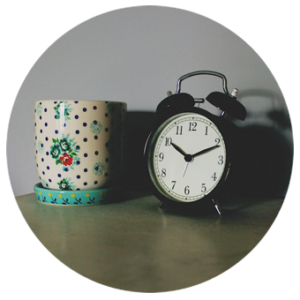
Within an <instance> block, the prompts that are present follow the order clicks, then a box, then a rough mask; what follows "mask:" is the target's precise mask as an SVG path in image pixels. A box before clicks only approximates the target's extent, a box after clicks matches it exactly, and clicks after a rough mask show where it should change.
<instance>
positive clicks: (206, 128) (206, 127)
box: [205, 126, 208, 135]
mask: <svg viewBox="0 0 300 300" xmlns="http://www.w3.org/2000/svg"><path fill="white" fill-rule="evenodd" d="M207 134H208V126H205V135H207Z"/></svg>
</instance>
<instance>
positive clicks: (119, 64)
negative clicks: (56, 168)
mask: <svg viewBox="0 0 300 300" xmlns="http://www.w3.org/2000/svg"><path fill="white" fill-rule="evenodd" d="M195 70H214V71H218V72H221V73H223V74H225V75H226V77H227V79H228V87H229V90H232V89H233V88H235V87H236V88H238V89H239V90H240V97H239V100H240V101H241V102H242V103H243V104H244V105H245V106H246V108H247V111H248V117H247V120H246V121H245V122H236V124H238V125H240V126H241V127H242V128H243V129H245V132H251V134H252V135H251V136H253V137H255V136H257V137H258V140H257V141H255V139H254V140H253V143H255V144H256V147H254V148H255V149H254V150H253V151H251V152H249V153H251V154H250V156H251V155H252V156H251V159H252V160H251V159H249V160H248V161H250V162H251V163H252V162H254V161H257V158H259V161H261V162H264V161H265V160H266V159H269V160H270V162H269V166H270V165H272V164H274V166H277V167H276V168H275V171H276V172H275V171H274V169H273V171H272V172H271V170H270V172H269V173H268V172H266V173H264V174H263V177H264V178H266V177H269V176H275V177H276V176H277V177H278V182H281V186H280V188H279V189H277V190H275V194H276V195H279V196H284V195H285V192H286V188H287V185H288V181H289V176H290V171H291V164H292V153H293V146H292V132H291V127H290V120H289V115H288V112H287V108H286V104H285V101H284V99H283V96H282V93H281V91H280V89H279V87H278V85H277V83H276V81H275V79H274V77H273V76H272V74H271V73H270V70H269V69H268V68H267V66H266V65H265V64H264V62H263V61H262V60H261V59H260V57H259V56H258V55H257V54H256V53H255V52H254V51H253V50H252V49H251V48H250V47H249V46H248V45H247V44H246V43H245V42H244V41H243V40H241V39H240V38H239V37H237V36H236V35H235V34H233V33H232V32H230V31H229V30H227V29H226V28H224V27H222V26H221V25H219V24H218V23H215V22H213V21H211V20H209V19H207V18H205V17H202V16H199V15H197V14H193V13H190V12H186V11H182V10H177V9H173V8H164V7H136V8H129V9H123V10H118V11H114V12H110V13H107V14H104V15H100V16H98V17H96V18H93V19H91V20H89V21H87V22H85V23H83V24H80V25H79V26H77V27H75V28H74V29H72V30H71V31H69V32H68V33H67V34H65V35H64V36H62V37H61V38H59V39H58V40H57V41H56V42H55V43H54V44H53V45H52V46H51V47H49V49H47V50H46V51H45V53H44V54H43V55H42V56H41V57H40V58H39V59H38V60H37V62H36V64H35V65H34V66H33V68H32V69H31V70H30V72H29V74H28V76H27V77H26V79H25V81H24V83H23V85H22V86H21V89H20V92H19V94H18V96H17V99H16V102H15V105H14V107H13V111H12V114H11V120H10V125H9V130H8V139H7V149H8V151H7V153H8V157H7V158H8V168H9V173H10V178H11V183H12V188H13V191H14V194H15V195H16V196H19V195H22V194H27V193H32V192H33V185H34V184H35V183H37V182H38V181H39V179H38V175H37V172H36V168H35V161H34V127H33V104H34V101H35V100H38V99H92V100H93V99H94V100H96V99H99V100H117V101H125V102H127V103H128V111H129V114H128V115H129V132H131V135H129V139H131V140H132V141H133V142H134V141H136V139H138V142H136V147H137V148H136V150H135V151H137V152H138V153H141V152H142V149H141V147H142V144H143V143H144V139H145V134H146V133H147V132H148V130H149V129H150V128H151V124H152V121H153V117H154V114H153V112H154V111H155V108H156V106H157V104H158V103H159V102H160V100H162V99H163V98H165V97H166V92H167V91H168V90H171V91H173V92H174V91H175V87H176V81H177V79H178V78H179V77H180V76H181V75H183V74H186V73H188V72H191V71H195ZM215 90H221V81H220V79H219V78H210V77H196V78H191V79H189V80H187V81H184V82H183V84H182V91H186V92H189V93H190V94H192V95H193V96H195V97H206V96H207V95H208V94H209V93H210V92H211V91H215ZM204 108H207V109H208V110H210V111H212V112H216V113H217V112H218V111H217V109H214V108H212V107H211V106H209V104H205V106H204ZM266 137H267V138H266ZM263 142H265V144H264V143H263ZM257 145H260V147H258V146H257ZM272 145H274V146H277V145H280V147H281V150H280V152H276V151H275V152H274V149H275V148H273V147H272ZM250 146H251V144H250ZM276 149H277V148H276ZM272 152H273V154H272V155H271V154H270V153H272ZM260 154H262V155H260ZM278 157H280V159H278ZM276 158H277V159H276ZM129 159H130V158H129ZM251 165H252V164H251ZM248 167H249V166H248ZM136 171H138V169H133V170H132V172H133V174H132V177H131V179H132V180H131V182H132V181H133V180H135V179H136V177H135V175H134V173H136ZM246 171H247V172H249V177H253V176H255V174H257V172H259V171H261V165H260V163H258V164H257V167H253V166H252V169H251V170H248V169H247V170H246ZM251 172H252V173H251ZM271 182H272V181H270V183H271ZM273 182H274V181H273ZM251 185H252V188H253V186H254V187H255V185H257V187H258V188H260V184H259V182H255V181H252V183H251ZM275 185H276V184H275ZM273 186H274V184H273ZM252 188H249V191H250V190H252ZM274 188H275V189H276V186H275V187H274ZM271 190H272V187H271V184H270V187H268V191H269V192H271Z"/></svg>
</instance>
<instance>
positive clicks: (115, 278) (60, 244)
mask: <svg viewBox="0 0 300 300" xmlns="http://www.w3.org/2000/svg"><path fill="white" fill-rule="evenodd" d="M120 200H122V201H120V202H117V203H111V204H103V205H98V206H84V207H62V206H50V205H45V204H42V203H40V202H38V201H37V200H36V197H35V195H34V194H29V195H24V196H20V197H17V202H18V205H19V207H20V209H21V211H22V213H23V216H24V218H25V219H26V221H27V223H28V224H29V226H30V228H31V229H32V231H33V232H34V233H35V234H36V236H37V237H38V239H39V240H40V241H41V242H42V243H43V244H44V245H45V247H46V248H47V249H48V250H49V251H50V252H51V253H52V254H53V255H55V256H56V257H57V258H58V259H59V260H60V261H62V262H63V263H64V264H66V265H67V266H68V267H70V268H71V269H73V270H74V271H76V272H78V273H80V274H81V275H83V276H86V277H87V278H89V279H92V280H94V281H96V282H99V283H101V284H104V285H107V286H111V287H116V288H119V289H124V290H130V291H139V292H161V291H169V290H176V289H180V288H185V287H189V286H193V285H197V284H199V283H201V282H203V281H206V280H208V279H211V278H213V277H215V276H217V275H218V274H220V273H222V272H224V271H225V270H227V269H228V268H230V267H231V266H233V265H234V264H236V263H237V262H238V261H239V260H241V259H242V258H243V257H245V256H246V255H247V254H248V253H249V252H250V251H251V250H252V249H253V248H254V247H255V246H256V245H257V243H258V242H259V241H260V240H261V238H262V237H263V236H264V234H265V233H266V232H267V230H268V229H269V227H270V226H271V224H272V222H273V221H274V219H275V218H276V215H277V213H278V211H279V209H280V207H281V204H282V202H283V200H282V199H254V198H240V199H234V200H233V201H231V203H230V205H229V204H228V205H226V206H223V209H224V214H223V215H222V216H219V215H218V214H217V213H213V214H209V215H202V214H201V213H198V212H193V213H192V212H190V213H188V212H185V213H180V212H178V211H174V210H172V209H171V208H169V207H167V208H159V206H158V204H159V202H158V200H157V199H156V198H155V197H154V196H152V195H151V194H149V193H147V192H143V191H130V192H128V193H127V195H126V197H125V196H124V199H120Z"/></svg>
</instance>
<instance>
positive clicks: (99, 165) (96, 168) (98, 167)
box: [93, 162, 105, 176]
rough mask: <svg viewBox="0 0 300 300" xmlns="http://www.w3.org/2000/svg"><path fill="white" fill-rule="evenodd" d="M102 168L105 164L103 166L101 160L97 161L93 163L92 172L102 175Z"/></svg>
mask: <svg viewBox="0 0 300 300" xmlns="http://www.w3.org/2000/svg"><path fill="white" fill-rule="evenodd" d="M104 169H105V166H104V164H103V163H101V162H97V163H95V164H94V166H93V172H94V174H95V175H97V176H100V175H102V174H103V172H104Z"/></svg>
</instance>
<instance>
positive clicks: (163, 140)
mask: <svg viewBox="0 0 300 300" xmlns="http://www.w3.org/2000/svg"><path fill="white" fill-rule="evenodd" d="M154 138H155V141H156V142H155V144H154V148H153V152H152V157H153V161H152V164H153V165H152V173H153V174H152V180H153V181H154V183H155V185H156V187H157V188H158V189H159V190H160V192H162V193H163V194H165V195H166V196H167V197H169V198H172V199H173V200H175V201H179V202H193V201H196V200H199V199H201V198H203V197H204V196H205V195H207V194H209V193H211V192H212V191H213V189H214V188H215V187H216V186H217V184H218V183H219V181H220V179H221V177H222V175H223V172H224V170H225V165H226V148H225V143H224V139H223V136H222V134H221V133H220V131H219V130H218V128H217V127H216V125H215V124H214V123H213V122H212V121H211V120H210V119H208V118H206V117H205V116H202V115H199V114H195V113H182V114H179V115H177V116H175V117H174V118H172V119H169V120H168V121H166V123H164V124H162V126H161V127H160V129H159V130H158V131H157V133H156V136H155V137H154Z"/></svg>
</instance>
